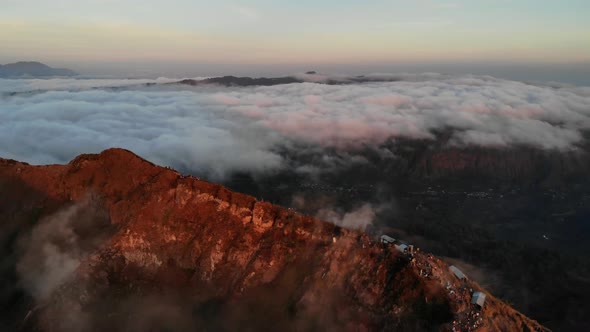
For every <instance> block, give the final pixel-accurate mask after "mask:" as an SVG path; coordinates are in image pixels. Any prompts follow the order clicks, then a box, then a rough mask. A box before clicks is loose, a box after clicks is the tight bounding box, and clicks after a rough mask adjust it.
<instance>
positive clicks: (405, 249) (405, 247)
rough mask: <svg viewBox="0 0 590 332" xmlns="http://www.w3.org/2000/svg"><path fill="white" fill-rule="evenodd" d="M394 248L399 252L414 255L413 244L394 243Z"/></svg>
mask: <svg viewBox="0 0 590 332" xmlns="http://www.w3.org/2000/svg"><path fill="white" fill-rule="evenodd" d="M395 249H397V250H398V251H399V252H401V253H403V254H408V255H414V246H413V245H411V244H405V243H402V244H399V245H398V244H396V245H395Z"/></svg>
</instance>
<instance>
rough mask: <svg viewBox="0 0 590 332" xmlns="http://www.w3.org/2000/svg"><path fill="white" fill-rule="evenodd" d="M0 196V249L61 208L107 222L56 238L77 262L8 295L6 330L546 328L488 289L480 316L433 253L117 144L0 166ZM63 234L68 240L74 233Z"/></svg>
mask: <svg viewBox="0 0 590 332" xmlns="http://www.w3.org/2000/svg"><path fill="white" fill-rule="evenodd" d="M0 198H1V200H0V218H1V219H0V220H3V225H2V227H3V228H2V236H3V243H2V244H3V248H4V249H3V250H13V249H11V248H15V245H14V242H15V241H16V242H19V241H18V240H14V239H15V238H19V237H22V235H23V234H26V233H27V232H29V230H30V229H33V233H39V232H38V231H35V230H36V229H38V227H40V226H39V225H47V224H48V223H47V220H56V217H55V216H56V214H59V213H62V214H61V215H63V212H60V211H63V210H64V209H67V208H69V207H71V206H80V205H81V204H82V205H81V206H82V207H83V208H79V209H78V211H102V212H101V213H103V214H104V215H106V216H107V217H106V219H105V218H99V219H100V220H102V219H105V220H106V223H108V225H106V226H105V225H101V227H100V228H97V233H98V232H100V233H101V234H105V232H106V233H108V237H106V239H105V240H101V242H100V244H99V245H98V246H96V248H93V249H92V250H88V249H86V250H80V249H79V248H75V249H71V248H70V247H72V246H73V245H72V243H74V242H75V243H78V242H79V243H87V242H89V240H88V238H87V237H92V235H93V234H88V232H87V231H86V232H85V234H86V237H84V238H82V237H80V236H79V237H77V238H76V239H78V240H79V241H74V242H72V241H69V242H68V241H65V242H67V243H68V246H66V247H67V248H70V250H74V251H75V253H76V255H74V256H72V255H69V256H68V257H70V256H72V257H75V258H77V261H76V262H77V263H78V264H79V265H78V266H77V268H76V269H75V272H74V273H73V274H72V275H70V276H66V277H64V279H63V283H61V285H60V286H59V287H58V288H56V289H53V290H52V291H51V293H50V296H45V297H42V296H36V295H35V294H31V293H30V292H29V293H23V292H20V293H19V291H12V292H11V296H9V297H8V298H2V299H1V300H2V306H3V307H7V306H9V305H12V308H13V309H12V312H10V313H7V314H6V315H4V316H3V317H2V319H3V322H4V323H5V324H7V326H11V327H12V328H13V329H17V328H20V329H21V330H37V331H70V330H72V331H73V330H76V331H86V330H87V331H102V330H115V331H116V330H121V331H123V330H125V331H145V330H175V331H176V330H179V331H183V330H228V331H229V330H278V329H282V330H294V331H295V330H296V331H301V330H346V331H348V330H354V331H362V330H364V331H374V330H388V331H391V330H396V331H399V330H410V331H415V330H432V329H438V330H448V331H451V330H461V331H464V330H479V331H507V330H510V331H516V330H518V331H520V330H530V331H533V330H543V328H542V327H541V326H540V325H539V324H537V323H536V322H534V321H532V320H530V319H528V318H527V317H525V316H523V315H522V314H520V313H518V312H517V311H515V310H514V309H512V308H511V307H509V306H508V305H506V304H504V303H503V302H502V301H500V300H498V299H495V298H494V297H493V296H492V295H490V294H488V300H487V304H486V306H485V307H484V309H483V310H479V309H477V308H476V307H474V306H473V305H471V304H470V300H471V292H472V291H475V290H479V291H484V292H485V290H483V289H482V288H481V287H479V286H478V285H477V284H475V283H474V282H471V281H469V280H458V279H456V278H455V277H454V276H453V275H452V274H451V273H450V272H449V269H448V266H447V265H446V264H445V263H444V262H443V261H441V260H439V259H437V258H436V257H433V256H432V255H430V254H426V253H422V252H419V251H418V252H416V253H415V255H413V256H409V255H406V254H402V253H400V252H399V251H397V250H396V249H395V248H394V247H393V246H386V245H383V244H382V243H380V242H379V241H378V240H377V239H374V238H371V237H369V236H368V235H366V234H363V233H360V232H356V231H350V230H347V229H342V228H339V227H337V226H334V225H332V224H329V223H326V222H322V221H320V220H317V219H314V218H311V217H308V216H304V215H300V214H298V213H296V212H294V211H293V210H290V209H284V208H281V207H278V206H274V205H272V204H270V203H267V202H261V201H257V200H256V199H255V198H253V197H251V196H247V195H244V194H239V193H235V192H232V191H230V190H228V189H227V188H225V187H223V186H220V185H217V184H213V183H209V182H207V181H203V180H200V179H198V178H194V177H190V176H188V177H187V176H183V175H182V174H180V173H178V172H176V171H174V170H172V169H168V168H163V167H159V166H156V165H153V164H151V163H149V162H147V161H145V160H143V159H141V158H139V157H137V156H136V155H134V154H132V153H131V152H129V151H126V150H121V149H111V150H106V151H104V152H102V153H101V154H98V155H81V156H79V157H77V158H76V159H74V160H73V161H72V162H70V163H69V164H67V165H51V166H31V165H28V164H25V163H20V162H17V161H12V160H0ZM88 202H91V203H88ZM88 204H92V206H94V207H95V208H93V209H87V210H86V207H87V206H89V205H88ZM96 207H98V208H96ZM89 213H97V212H89ZM61 215H60V216H61ZM75 216H78V215H77V214H75ZM75 218H80V217H79V216H78V217H75ZM94 219H96V218H93V219H92V220H94ZM74 224H75V223H74ZM59 225H61V226H60V227H61V228H60V229H63V228H64V226H63V225H64V224H63V223H62V224H59ZM7 226H9V227H8V228H7ZM43 227H44V229H49V230H51V228H48V226H43ZM72 229H73V230H71V231H69V232H68V234H70V236H68V237H67V238H68V239H71V238H72V236H71V234H82V233H81V232H79V230H77V229H76V227H73V228H72ZM102 238H104V237H101V239H102ZM41 239H45V240H46V241H49V242H51V241H54V242H55V239H53V238H52V237H41ZM45 240H43V241H45ZM19 243H20V244H19V246H16V248H19V247H22V246H23V245H24V246H26V245H27V243H26V241H25V242H23V241H20V242H19ZM42 248H46V247H42ZM51 248H54V249H53V250H54V251H57V252H61V253H62V254H63V250H61V251H60V250H57V249H55V248H58V249H59V248H64V246H63V245H62V244H60V243H57V242H56V243H53V242H52V246H51ZM26 252H27V253H28V254H30V253H31V250H28V251H26ZM84 253H86V254H84ZM5 254H6V253H5ZM33 254H34V253H33ZM10 255H11V256H13V257H15V260H14V261H13V262H12V263H11V264H12V265H11V266H10V267H9V268H5V269H3V270H1V273H4V274H6V275H7V276H9V277H10V278H9V279H10V280H12V286H13V287H14V288H19V287H21V286H22V285H21V284H22V275H23V274H26V273H27V271H26V269H24V268H23V265H22V263H21V260H20V258H19V257H20V256H22V253H21V252H20V251H19V250H16V252H10ZM62 256H63V255H62ZM62 256H60V257H62ZM45 258H47V259H50V260H51V261H55V258H54V257H53V256H49V257H45ZM47 259H45V260H41V261H40V264H42V265H43V266H45V265H47ZM14 270H17V272H18V273H15V272H14ZM44 271H46V270H44ZM19 276H20V277H19ZM9 279H7V280H9ZM27 280H29V279H27ZM31 280H35V279H31ZM43 285H44V286H46V284H43ZM19 296H20V297H19ZM15 303H16V304H15Z"/></svg>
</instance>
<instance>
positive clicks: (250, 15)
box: [227, 4, 260, 21]
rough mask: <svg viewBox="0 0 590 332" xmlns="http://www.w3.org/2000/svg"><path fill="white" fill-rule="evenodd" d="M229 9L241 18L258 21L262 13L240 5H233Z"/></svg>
mask: <svg viewBox="0 0 590 332" xmlns="http://www.w3.org/2000/svg"><path fill="white" fill-rule="evenodd" d="M227 8H228V9H229V10H230V11H232V12H233V13H234V14H237V15H238V16H239V17H240V18H243V19H246V20H250V21H256V20H258V19H259V18H260V12H259V11H258V10H256V9H254V8H252V7H246V6H243V5H238V4H231V5H229V6H227Z"/></svg>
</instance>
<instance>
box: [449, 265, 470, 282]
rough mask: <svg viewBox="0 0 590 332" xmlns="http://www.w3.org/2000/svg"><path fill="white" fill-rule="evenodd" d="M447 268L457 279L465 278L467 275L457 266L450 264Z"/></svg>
mask: <svg viewBox="0 0 590 332" xmlns="http://www.w3.org/2000/svg"><path fill="white" fill-rule="evenodd" d="M449 270H450V271H451V272H453V274H454V275H455V277H457V279H459V280H465V279H467V276H466V275H465V274H464V273H463V272H462V271H461V270H459V268H458V267H456V266H455V265H451V267H449Z"/></svg>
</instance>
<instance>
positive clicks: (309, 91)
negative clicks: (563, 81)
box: [0, 74, 590, 177]
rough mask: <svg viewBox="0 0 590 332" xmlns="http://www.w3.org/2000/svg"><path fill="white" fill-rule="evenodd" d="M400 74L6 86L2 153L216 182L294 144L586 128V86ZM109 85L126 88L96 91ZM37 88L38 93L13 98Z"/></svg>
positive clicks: (540, 134)
mask: <svg viewBox="0 0 590 332" xmlns="http://www.w3.org/2000/svg"><path fill="white" fill-rule="evenodd" d="M325 79H326V78H325V77H308V78H306V80H308V81H314V80H315V81H320V82H321V81H323V80H325ZM399 79H400V81H396V82H372V83H364V84H347V85H325V84H318V83H311V82H309V83H300V84H287V85H277V86H270V87H248V88H233V87H232V88H225V87H217V86H211V87H197V88H192V87H191V88H188V87H184V86H175V85H173V86H166V87H164V86H152V87H143V88H142V87H129V85H133V84H130V81H129V80H124V81H113V80H109V81H108V82H104V81H101V80H74V79H72V80H64V79H60V80H59V81H54V80H46V81H38V80H21V81H18V80H0V91H2V92H3V93H4V97H0V101H1V102H0V156H2V157H5V158H6V157H7V158H14V159H19V160H23V161H27V162H31V163H37V164H38V163H63V162H67V161H69V160H70V159H72V158H73V157H74V156H76V155H78V154H80V153H89V152H98V151H101V150H103V149H106V148H109V147H123V148H127V149H130V150H132V151H134V152H136V153H138V154H139V155H141V156H143V157H145V158H147V159H150V160H151V161H154V162H156V163H159V164H163V165H170V166H173V167H175V168H179V169H181V170H183V171H192V172H199V173H206V174H210V175H211V176H213V177H215V176H217V177H221V176H223V175H226V174H227V173H229V172H233V171H247V172H261V171H267V170H270V169H277V168H281V167H285V166H286V161H285V160H284V159H283V157H282V156H281V155H280V154H278V153H277V151H279V150H282V151H284V150H285V149H287V150H288V149H290V148H291V147H293V146H308V147H314V148H319V149H322V148H335V149H339V150H347V149H351V148H355V147H358V146H365V145H369V146H377V145H379V144H381V143H384V142H385V141H387V140H389V139H395V138H417V139H433V138H434V137H435V134H436V133H437V132H440V131H445V130H449V131H452V133H453V134H452V137H451V141H450V142H451V143H450V144H453V145H458V146H470V145H478V146H494V147H511V146H517V145H524V146H532V147H537V148H541V149H558V150H569V149H574V148H575V147H576V145H577V144H579V143H580V142H581V141H582V139H583V137H582V132H583V130H587V129H589V128H590V88H583V87H563V86H562V87H557V88H556V87H548V86H535V85H528V84H524V83H520V82H513V81H506V80H499V79H494V78H490V77H473V76H467V77H449V76H443V75H438V74H430V75H420V76H410V75H405V76H400V77H399ZM160 81H163V82H167V81H168V80H166V79H161V80H160ZM134 83H137V82H134ZM140 83H145V82H140ZM105 86H109V87H113V86H127V88H124V89H121V90H104V89H100V88H101V87H105ZM76 87H78V88H76ZM93 87H97V88H99V89H92V88H93ZM34 90H43V92H41V93H33V94H17V95H14V96H9V95H8V94H7V93H9V92H18V91H20V92H22V91H34Z"/></svg>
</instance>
